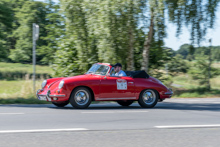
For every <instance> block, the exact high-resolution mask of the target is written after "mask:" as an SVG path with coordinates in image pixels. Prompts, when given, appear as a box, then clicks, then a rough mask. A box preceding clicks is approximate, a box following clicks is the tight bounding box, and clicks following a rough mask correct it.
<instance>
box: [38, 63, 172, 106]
mask: <svg viewBox="0 0 220 147" xmlns="http://www.w3.org/2000/svg"><path fill="white" fill-rule="evenodd" d="M113 72H114V67H113V66H112V65H110V64H108V63H96V64H93V66H92V67H91V68H90V69H89V70H88V72H86V73H85V74H84V75H79V76H73V77H60V78H51V79H47V80H44V81H43V83H42V89H39V90H38V91H37V93H36V94H37V97H38V99H39V100H45V101H51V102H52V103H53V104H54V105H56V106H58V107H64V106H66V105H67V104H68V103H70V104H71V105H72V106H73V107H74V108H79V109H82V108H87V107H88V106H89V105H90V103H91V102H92V101H116V102H117V103H118V104H120V105H122V106H129V105H131V104H132V103H133V102H134V101H138V103H139V104H140V106H141V107H144V108H152V107H154V106H155V105H156V104H157V102H158V101H163V100H164V99H166V98H170V97H171V96H172V94H173V92H172V90H171V89H169V88H167V87H166V86H165V85H164V84H163V83H162V82H161V81H159V80H158V79H156V78H153V77H151V76H149V75H148V74H147V73H146V72H145V71H126V72H125V73H126V74H127V76H124V77H119V76H111V75H114V74H112V73H113Z"/></svg>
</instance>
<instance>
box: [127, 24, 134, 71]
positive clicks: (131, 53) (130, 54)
mask: <svg viewBox="0 0 220 147" xmlns="http://www.w3.org/2000/svg"><path fill="white" fill-rule="evenodd" d="M127 70H129V71H133V70H134V34H133V30H132V28H130V30H129V49H128V58H127Z"/></svg>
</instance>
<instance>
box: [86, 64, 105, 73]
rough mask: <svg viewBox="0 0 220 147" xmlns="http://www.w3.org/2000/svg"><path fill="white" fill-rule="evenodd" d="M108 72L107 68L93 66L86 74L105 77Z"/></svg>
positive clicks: (97, 65) (98, 65)
mask: <svg viewBox="0 0 220 147" xmlns="http://www.w3.org/2000/svg"><path fill="white" fill-rule="evenodd" d="M108 70H109V66H106V65H101V64H93V66H92V67H91V68H90V69H89V70H88V71H87V73H86V74H96V75H106V74H107V72H108Z"/></svg>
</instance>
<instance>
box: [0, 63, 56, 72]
mask: <svg viewBox="0 0 220 147" xmlns="http://www.w3.org/2000/svg"><path fill="white" fill-rule="evenodd" d="M1 71H3V72H5V71H9V72H10V71H11V72H13V71H22V72H26V73H33V66H32V65H31V64H22V63H5V62H0V72H1ZM36 73H48V74H52V73H53V70H52V69H51V68H50V67H49V66H42V65H36Z"/></svg>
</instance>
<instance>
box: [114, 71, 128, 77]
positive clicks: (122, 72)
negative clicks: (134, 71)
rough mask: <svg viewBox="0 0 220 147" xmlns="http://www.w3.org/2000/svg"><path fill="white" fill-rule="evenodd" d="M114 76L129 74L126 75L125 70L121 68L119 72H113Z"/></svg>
mask: <svg viewBox="0 0 220 147" xmlns="http://www.w3.org/2000/svg"><path fill="white" fill-rule="evenodd" d="M112 76H120V77H124V76H127V75H126V73H125V72H124V71H123V70H120V71H119V72H117V73H115V74H113V75H112Z"/></svg>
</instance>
